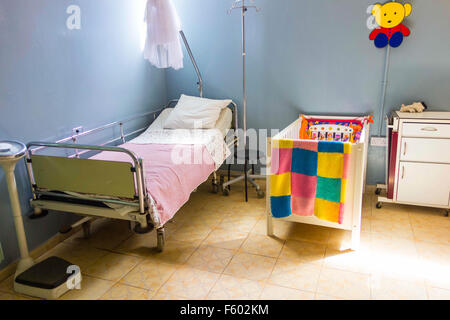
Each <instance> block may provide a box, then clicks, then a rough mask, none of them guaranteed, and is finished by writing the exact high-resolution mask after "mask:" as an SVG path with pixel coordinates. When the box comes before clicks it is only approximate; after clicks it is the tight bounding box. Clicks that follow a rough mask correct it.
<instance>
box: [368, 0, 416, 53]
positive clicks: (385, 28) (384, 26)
mask: <svg viewBox="0 0 450 320" xmlns="http://www.w3.org/2000/svg"><path fill="white" fill-rule="evenodd" d="M411 11H412V6H411V4H409V3H406V4H401V3H399V2H394V1H391V2H387V3H385V4H379V3H377V4H375V5H373V7H372V15H373V16H374V18H375V21H376V23H377V25H378V27H377V28H375V29H374V30H373V31H372V32H371V33H370V36H369V39H370V40H373V41H374V44H375V47H377V48H384V47H386V46H387V45H390V46H391V47H393V48H397V47H399V46H400V45H401V44H402V42H403V39H404V37H408V36H409V35H410V34H411V31H410V30H409V29H408V27H406V26H404V25H403V24H402V22H403V21H404V20H405V18H406V17H408V16H409V15H410V14H411Z"/></svg>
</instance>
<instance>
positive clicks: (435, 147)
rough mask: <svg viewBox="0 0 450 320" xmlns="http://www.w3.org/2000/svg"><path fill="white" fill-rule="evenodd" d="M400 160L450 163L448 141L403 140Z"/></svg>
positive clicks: (449, 143) (449, 144)
mask: <svg viewBox="0 0 450 320" xmlns="http://www.w3.org/2000/svg"><path fill="white" fill-rule="evenodd" d="M400 160H401V161H418V162H438V163H450V139H423V138H403V139H402V142H401V146H400Z"/></svg>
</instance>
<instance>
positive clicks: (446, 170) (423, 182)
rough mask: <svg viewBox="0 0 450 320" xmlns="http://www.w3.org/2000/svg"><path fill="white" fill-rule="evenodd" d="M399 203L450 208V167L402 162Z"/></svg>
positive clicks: (399, 180) (398, 192) (399, 178)
mask: <svg viewBox="0 0 450 320" xmlns="http://www.w3.org/2000/svg"><path fill="white" fill-rule="evenodd" d="M398 174H399V176H398V189H397V201H399V202H407V203H415V204H423V205H427V204H429V205H436V206H448V204H449V195H450V165H449V164H431V163H411V162H403V161H401V162H400V167H399V172H398Z"/></svg>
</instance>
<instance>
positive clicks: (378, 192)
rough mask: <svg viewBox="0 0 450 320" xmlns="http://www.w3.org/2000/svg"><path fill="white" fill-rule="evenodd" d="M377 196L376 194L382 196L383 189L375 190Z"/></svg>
mask: <svg viewBox="0 0 450 320" xmlns="http://www.w3.org/2000/svg"><path fill="white" fill-rule="evenodd" d="M375 194H376V195H377V196H379V195H380V194H381V188H377V189H376V190H375Z"/></svg>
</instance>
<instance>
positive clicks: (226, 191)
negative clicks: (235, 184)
mask: <svg viewBox="0 0 450 320" xmlns="http://www.w3.org/2000/svg"><path fill="white" fill-rule="evenodd" d="M222 193H223V195H224V196H225V197H228V196H229V195H230V189H228V187H227V188H225V189H223V190H222Z"/></svg>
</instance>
